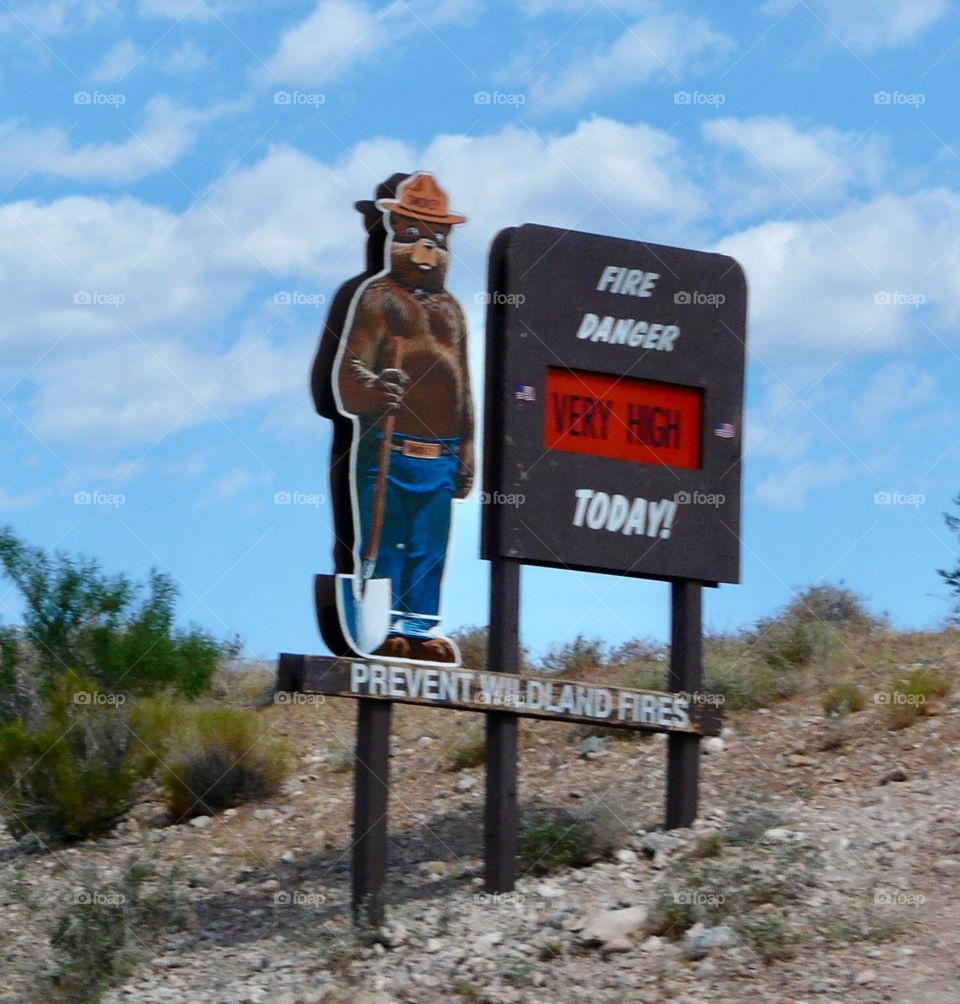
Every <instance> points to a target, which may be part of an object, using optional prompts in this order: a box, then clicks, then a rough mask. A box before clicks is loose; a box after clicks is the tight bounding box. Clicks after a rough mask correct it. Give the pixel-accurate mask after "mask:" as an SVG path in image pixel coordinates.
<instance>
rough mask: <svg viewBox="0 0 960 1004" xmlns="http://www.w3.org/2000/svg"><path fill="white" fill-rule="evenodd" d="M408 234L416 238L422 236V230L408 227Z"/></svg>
mask: <svg viewBox="0 0 960 1004" xmlns="http://www.w3.org/2000/svg"><path fill="white" fill-rule="evenodd" d="M407 236H408V237H412V238H413V239H414V240H416V239H417V238H418V237H419V236H420V230H419V229H418V228H417V227H407Z"/></svg>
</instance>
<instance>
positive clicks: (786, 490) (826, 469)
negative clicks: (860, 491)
mask: <svg viewBox="0 0 960 1004" xmlns="http://www.w3.org/2000/svg"><path fill="white" fill-rule="evenodd" d="M856 474H857V470H856V468H855V467H854V465H853V463H852V462H851V461H848V460H845V459H843V458H840V459H834V460H823V459H820V458H818V459H815V460H805V461H803V462H801V463H799V464H795V465H794V466H792V467H788V468H787V469H786V470H781V471H778V472H777V473H776V474H774V475H771V476H770V477H768V478H764V480H762V481H761V482H760V484H758V485H757V497H758V498H760V499H762V500H763V501H764V502H767V503H768V504H769V505H772V506H773V507H774V508H776V509H787V510H800V509H803V507H804V506H805V505H806V503H807V500H808V499H809V497H810V496H811V495H812V494H813V493H814V492H817V491H820V490H822V489H824V488H829V487H831V486H832V485H838V484H842V483H843V482H845V481H850V480H852V479H853V478H854V477H855V476H856Z"/></svg>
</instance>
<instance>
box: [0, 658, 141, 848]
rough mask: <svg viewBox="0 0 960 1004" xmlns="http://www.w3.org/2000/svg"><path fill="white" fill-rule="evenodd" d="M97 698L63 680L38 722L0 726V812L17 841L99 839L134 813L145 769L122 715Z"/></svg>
mask: <svg viewBox="0 0 960 1004" xmlns="http://www.w3.org/2000/svg"><path fill="white" fill-rule="evenodd" d="M96 695H97V690H96V686H95V685H94V684H93V683H92V682H91V681H89V680H85V679H83V678H82V677H80V676H79V675H77V674H76V673H73V672H70V673H64V674H61V676H60V677H58V678H56V679H55V680H54V681H52V683H51V688H50V692H49V696H48V701H47V704H46V707H45V710H44V714H43V717H42V719H41V720H40V721H38V722H34V723H32V724H31V725H30V726H28V725H27V724H25V722H24V721H23V720H22V719H18V720H16V721H15V722H12V723H9V724H7V725H4V726H0V786H2V789H3V792H4V794H3V798H2V801H0V812H2V814H3V819H4V822H5V823H6V826H7V829H8V830H9V831H10V833H11V834H12V835H13V837H14V838H16V839H17V840H21V839H23V838H24V837H26V836H27V835H28V834H34V835H36V836H37V837H39V838H40V839H50V840H56V841H73V840H82V839H84V838H85V837H89V836H93V835H96V834H102V833H106V832H108V831H109V830H110V829H111V828H112V827H113V826H114V825H115V824H116V823H117V822H118V821H119V820H120V819H121V818H122V817H123V816H124V815H125V814H126V813H127V812H128V811H129V809H130V807H131V806H132V805H133V802H134V800H135V799H136V796H137V792H138V789H139V785H140V782H141V781H142V780H143V778H144V777H145V776H146V775H147V773H148V772H149V770H150V766H151V765H150V762H149V760H148V758H146V757H145V756H144V755H143V751H142V746H141V744H139V743H138V742H137V741H136V739H135V736H134V733H133V732H132V731H131V729H130V727H129V718H130V716H129V712H128V711H127V710H126V709H125V708H124V707H123V706H117V705H103V704H99V703H97V702H96Z"/></svg>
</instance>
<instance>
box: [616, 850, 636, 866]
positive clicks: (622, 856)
mask: <svg viewBox="0 0 960 1004" xmlns="http://www.w3.org/2000/svg"><path fill="white" fill-rule="evenodd" d="M614 857H615V858H616V859H617V861H619V862H620V864H622V865H632V864H636V862H637V861H638V860H639V859H638V858H637V852H636V851H631V850H630V848H629V847H621V848H620V850H619V851H617V852H616V854H614Z"/></svg>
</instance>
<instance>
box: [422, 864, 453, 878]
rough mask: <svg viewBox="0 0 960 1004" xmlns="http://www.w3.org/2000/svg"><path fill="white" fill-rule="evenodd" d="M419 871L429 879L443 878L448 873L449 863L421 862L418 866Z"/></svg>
mask: <svg viewBox="0 0 960 1004" xmlns="http://www.w3.org/2000/svg"><path fill="white" fill-rule="evenodd" d="M417 870H418V871H419V872H420V874H421V875H426V876H427V877H428V878H442V877H443V876H444V875H446V873H447V862H446V861H421V862H420V864H419V865H417Z"/></svg>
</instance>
